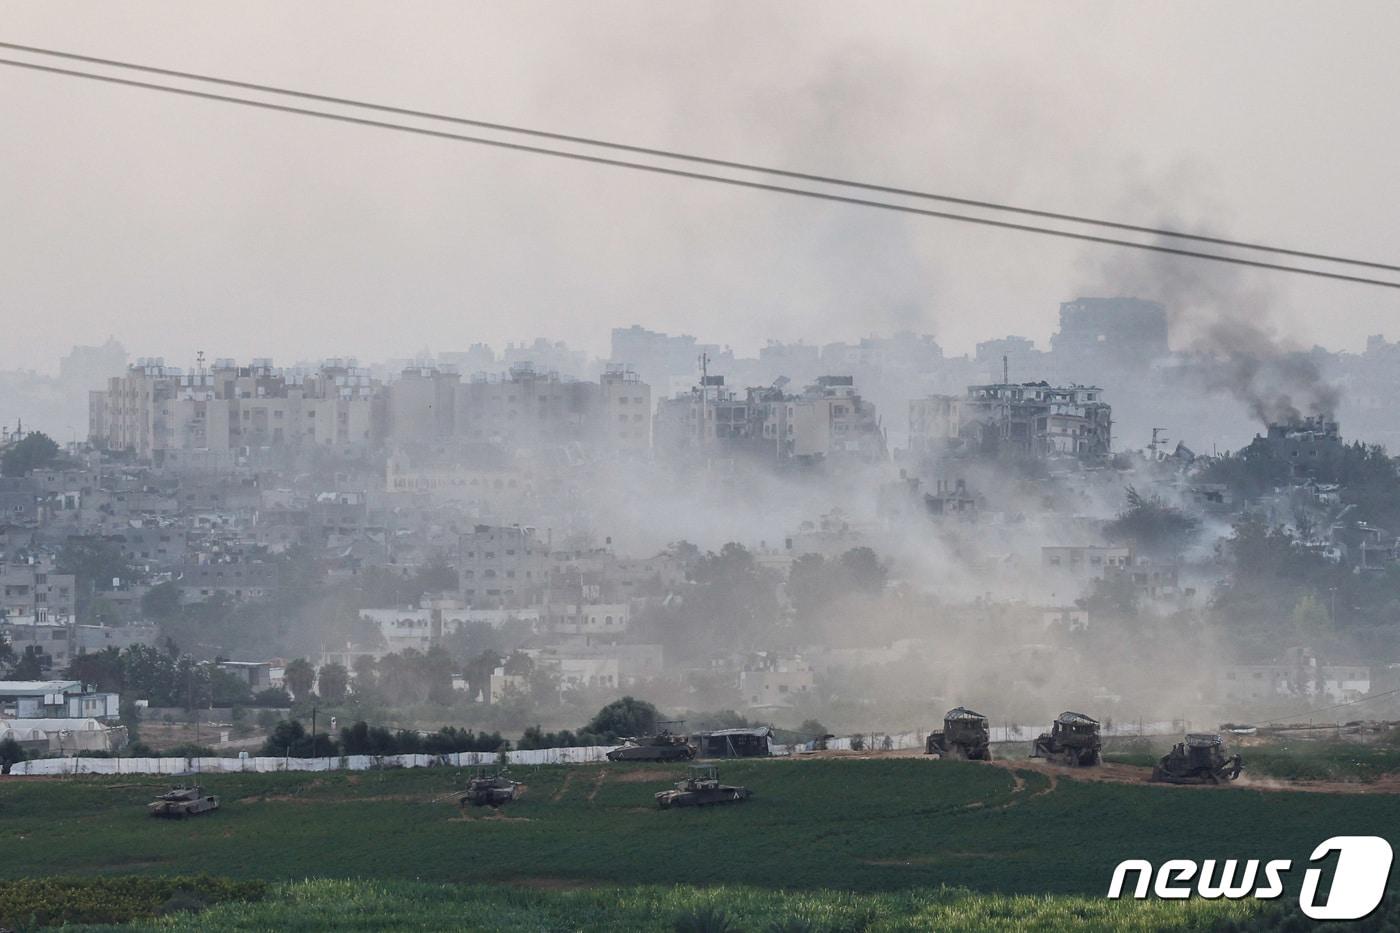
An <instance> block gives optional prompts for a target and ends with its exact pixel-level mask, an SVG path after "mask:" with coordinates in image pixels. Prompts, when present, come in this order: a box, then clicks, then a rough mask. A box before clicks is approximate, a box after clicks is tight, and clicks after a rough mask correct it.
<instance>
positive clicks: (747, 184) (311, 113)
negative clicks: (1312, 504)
mask: <svg viewBox="0 0 1400 933" xmlns="http://www.w3.org/2000/svg"><path fill="white" fill-rule="evenodd" d="M0 65H8V66H10V67H13V68H23V69H28V70H31V71H38V72H44V73H47V74H55V75H62V76H65V77H73V78H82V79H85V80H90V81H98V82H102V83H105V84H116V85H122V86H125V87H134V88H140V89H143V90H151V91H159V92H162V93H167V94H176V95H180V96H183V97H192V98H198V99H201V100H211V101H217V102H220V103H228V104H237V105H240V106H245V107H254V108H257V109H260V110H270V111H277V112H281V113H290V114H295V115H298V116H307V117H315V118H318V119H323V120H331V121H335V122H339V123H348V124H353V125H356V126H366V127H372V128H375V129H386V130H395V131H398V132H403V133H411V134H414V135H417V136H427V137H432V138H435V139H447V140H452V141H454V142H465V143H472V144H475V145H479V146H489V147H492V148H496V149H503V150H508V151H512V152H523V153H529V154H533V155H543V156H550V157H552V158H559V159H568V160H571V161H575V162H586V163H591V164H594V165H607V166H612V167H614V168H624V169H631V170H634V171H641V172H650V173H652V174H656V175H667V176H671V177H675V178H686V179H691V180H695V181H707V182H712V183H715V184H721V185H729V186H731V187H736V188H747V189H749V190H754V191H768V192H773V193H777V194H789V195H794V196H797V197H805V198H814V199H817V200H821V201H828V202H832V203H837V204H851V205H855V206H858V207H871V208H876V209H878V210H887V211H895V212H898V213H904V214H913V215H916V216H921V217H934V218H938V219H941V220H951V221H956V222H959V223H969V224H976V225H979V226H984V227H994V228H998V229H1002V230H1016V231H1019V232H1022V233H1036V234H1040V235H1042V236H1051V237H1058V238H1060V239H1066V240H1080V241H1083V242H1088V243H1100V244H1104V245H1108V246H1121V247H1124V248H1127V249H1138V250H1145V251H1147V252H1153V253H1163V254H1166V255H1171V256H1183V257H1187V258H1190V259H1204V260H1208V261H1211V262H1220V263H1228V264H1231V265H1238V266H1247V267H1250V268H1255V269H1268V270H1272V271H1275V272H1291V273H1294V274H1297V275H1308V276H1314V277H1316V278H1324V279H1333V280H1336V281H1342V282H1354V283H1357V284H1361V285H1375V286H1378V287H1380V288H1394V289H1400V281H1387V280H1385V279H1373V278H1367V277H1364V276H1357V275H1345V274H1342V273H1339V272H1328V271H1325V270H1322V269H1309V268H1306V267H1302V266H1288V265H1283V264H1281V263H1272V262H1263V261H1260V260H1256V259H1243V258H1240V257H1237V256H1225V255H1221V254H1219V253H1203V252H1199V251H1197V250H1188V249H1180V248H1177V247H1172V246H1162V245H1158V244H1152V243H1138V242H1134V241H1132V240H1120V239H1116V238H1113V237H1105V236H1096V235H1093V234H1088V233H1075V232H1072V231H1069V230H1057V229H1054V228H1052V227H1038V226H1034V225H1031V224H1021V223H1013V222H1011V221H1006V220H993V219H991V218H987V217H974V216H970V215H966V214H954V213H951V212H948V211H936V210H930V209H928V208H919V207H911V206H909V205H905V204H893V203H890V202H888V201H875V200H870V199H867V198H857V197H851V196H849V195H839V194H832V193H830V192H824V191H812V190H810V189H805V188H791V187H788V186H785V185H775V184H770V183H766V182H758V181H749V180H745V179H740V178H729V177H726V176H723V175H711V174H708V173H705V172H694V171H687V170H684V169H678V168H670V167H667V166H662V165H649V164H647V163H645V162H630V161H627V160H625V159H610V158H606V157H603V156H596V155H588V154H586V153H580V152H569V151H567V150H562V149H550V148H547V147H544V146H532V145H527V144H525V143H515V142H508V141H505V140H500V139H489V138H486V137H481V136H468V135H465V134H461V133H449V132H447V131H445V130H431V129H426V128H424V127H417V126H408V125H405V124H402V123H389V122H387V121H383V120H371V119H368V118H365V117H352V116H349V115H347V114H338V113H330V112H327V111H324V110H312V109H310V108H306V107H292V106H289V105H286V104H274V103H271V102H268V101H260V100H252V99H250V98H246V97H233V96H230V95H226V94H214V93H211V92H208V91H196V90H193V89H190V88H179V87H171V86H170V85H165V84H154V83H151V82H148V81H136V80H133V79H130V78H118V77H114V76H112V75H100V74H94V73H92V72H86V71H75V70H72V69H67V68H57V67H54V66H51V65H40V64H37V63H35V62H22V61H16V60H13V59H3V58H0Z"/></svg>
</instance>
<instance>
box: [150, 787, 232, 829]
mask: <svg viewBox="0 0 1400 933" xmlns="http://www.w3.org/2000/svg"><path fill="white" fill-rule="evenodd" d="M146 809H147V810H148V811H150V814H151V816H158V817H160V818H162V819H167V820H182V819H184V818H185V817H187V816H198V815H199V814H201V813H208V812H209V811H211V810H217V809H219V798H218V797H215V796H214V795H213V794H206V793H205V792H204V788H202V787H200V786H199V785H198V784H192V785H190V786H189V787H172V788H171V789H170V790H168V791H166V792H165V793H163V794H161V795H160V796H158V797H156V799H155V800H153V801H151V802H150V803H149V804H147V805H146Z"/></svg>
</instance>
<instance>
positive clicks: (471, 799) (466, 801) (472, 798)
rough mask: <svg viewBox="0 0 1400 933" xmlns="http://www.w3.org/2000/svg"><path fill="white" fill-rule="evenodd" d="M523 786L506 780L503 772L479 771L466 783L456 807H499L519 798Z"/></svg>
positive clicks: (517, 782)
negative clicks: (464, 790)
mask: <svg viewBox="0 0 1400 933" xmlns="http://www.w3.org/2000/svg"><path fill="white" fill-rule="evenodd" d="M524 786H525V785H523V784H521V783H520V782H519V781H512V780H510V779H509V778H507V777H506V776H505V772H504V771H496V772H492V773H487V772H486V771H485V770H481V771H478V772H477V774H476V777H474V778H472V779H471V780H470V781H469V782H468V783H467V789H466V792H465V793H463V794H462V796H461V797H459V798H457V805H458V806H460V807H463V808H465V807H467V806H473V807H500V806H502V805H504V804H507V803H510V802H511V801H512V800H514V799H515V798H517V797H519V796H520V794H521V788H522V787H524Z"/></svg>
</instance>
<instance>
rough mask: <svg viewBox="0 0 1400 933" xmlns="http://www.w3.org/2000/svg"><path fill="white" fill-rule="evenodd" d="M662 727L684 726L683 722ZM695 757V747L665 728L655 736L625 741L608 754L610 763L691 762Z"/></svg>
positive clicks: (683, 737)
mask: <svg viewBox="0 0 1400 933" xmlns="http://www.w3.org/2000/svg"><path fill="white" fill-rule="evenodd" d="M660 725H662V726H673V725H684V723H681V722H670V723H661V724H660ZM694 757H695V747H694V746H692V745H691V744H690V741H689V740H688V739H687V738H686V737H685V736H684V735H681V734H679V733H677V732H672V731H671V730H670V729H666V728H663V729H661V731H659V732H657V733H656V734H655V735H644V736H640V737H638V738H632V739H623V740H622V747H621V748H615V749H613V750H612V751H610V752H608V761H689V760H690V759H692V758H694Z"/></svg>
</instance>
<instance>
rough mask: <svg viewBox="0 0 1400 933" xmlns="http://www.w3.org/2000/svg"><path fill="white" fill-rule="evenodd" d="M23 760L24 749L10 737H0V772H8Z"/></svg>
mask: <svg viewBox="0 0 1400 933" xmlns="http://www.w3.org/2000/svg"><path fill="white" fill-rule="evenodd" d="M23 760H24V749H23V748H21V747H20V744H19V743H18V742H16V741H15V740H14V739H12V738H8V737H7V738H4V739H0V774H9V773H10V768H11V767H12V766H14V765H17V764H19V763H20V762H21V761H23Z"/></svg>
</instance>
